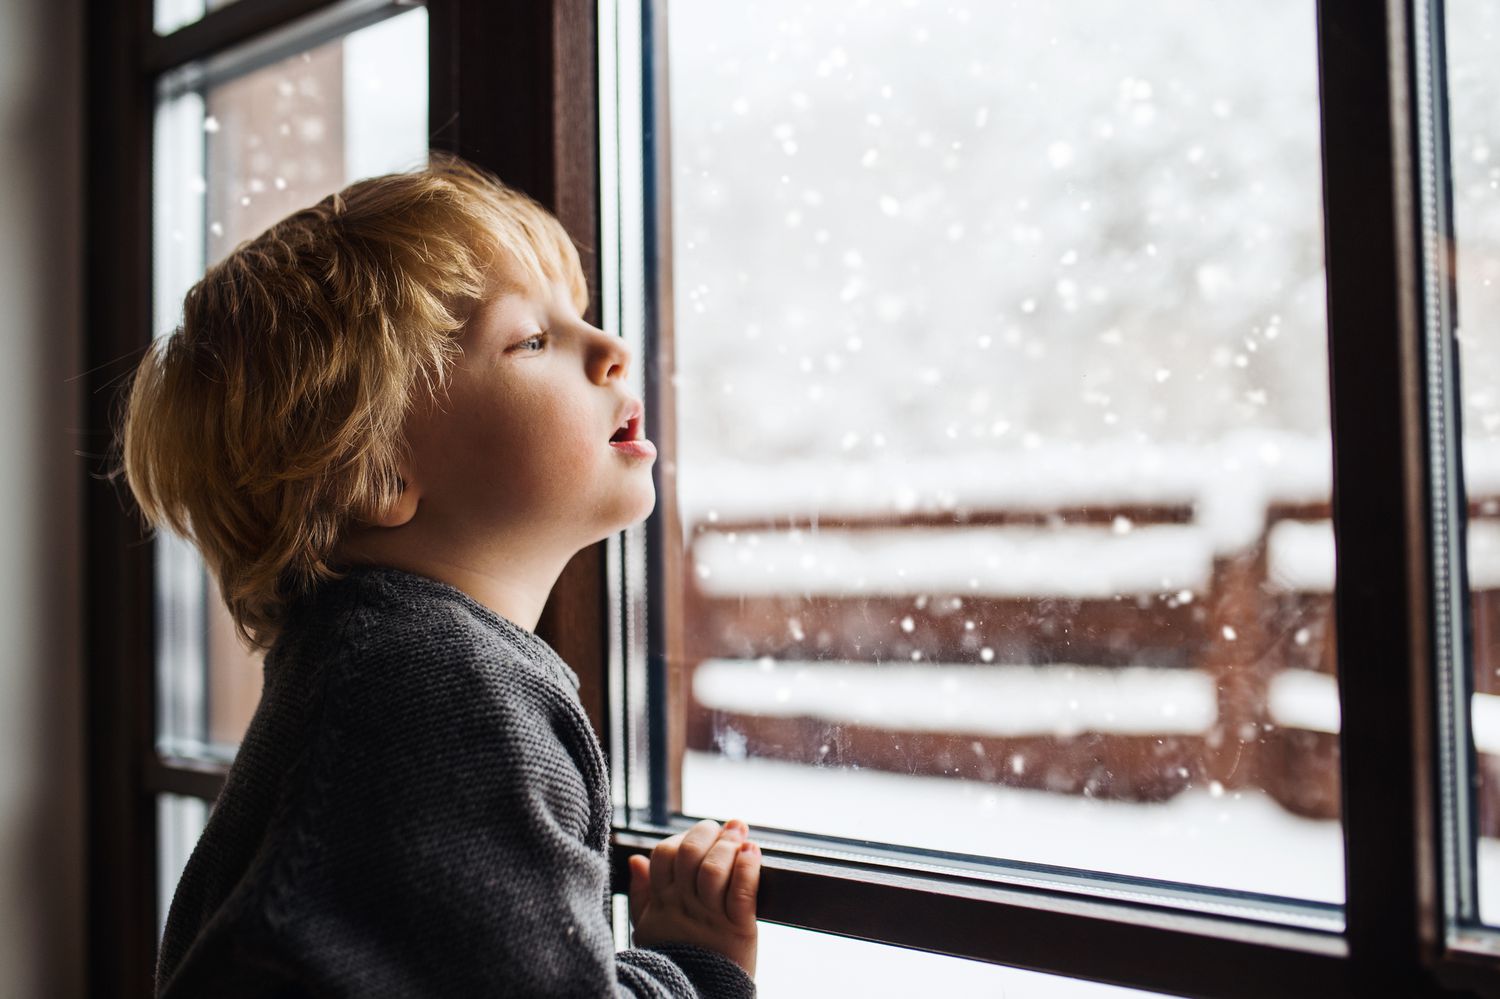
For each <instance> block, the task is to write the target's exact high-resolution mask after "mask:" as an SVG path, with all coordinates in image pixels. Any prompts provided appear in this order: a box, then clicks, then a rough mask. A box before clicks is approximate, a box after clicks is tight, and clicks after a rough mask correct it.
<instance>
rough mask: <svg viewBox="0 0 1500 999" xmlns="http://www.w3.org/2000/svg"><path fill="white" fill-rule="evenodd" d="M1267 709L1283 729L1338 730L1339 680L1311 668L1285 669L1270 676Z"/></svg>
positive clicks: (1272, 718)
mask: <svg viewBox="0 0 1500 999" xmlns="http://www.w3.org/2000/svg"><path fill="white" fill-rule="evenodd" d="M1266 711H1267V712H1268V713H1269V714H1270V716H1271V720H1272V721H1273V722H1275V723H1276V724H1277V725H1279V726H1281V727H1282V728H1305V729H1308V730H1309V731H1313V732H1337V731H1338V730H1339V688H1338V681H1337V680H1335V679H1334V678H1333V677H1332V676H1330V675H1329V674H1327V673H1315V672H1313V671H1312V670H1310V669H1284V670H1281V671H1279V672H1277V673H1275V674H1274V675H1272V677H1271V685H1270V689H1269V690H1268V692H1267V696H1266Z"/></svg>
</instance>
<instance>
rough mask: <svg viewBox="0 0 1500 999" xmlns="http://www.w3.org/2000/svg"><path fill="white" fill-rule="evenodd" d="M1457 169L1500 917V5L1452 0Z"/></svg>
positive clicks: (1478, 603) (1486, 816) (1494, 898)
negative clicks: (1499, 54)
mask: <svg viewBox="0 0 1500 999" xmlns="http://www.w3.org/2000/svg"><path fill="white" fill-rule="evenodd" d="M1444 7H1445V9H1446V17H1447V25H1446V29H1445V30H1446V39H1447V59H1448V65H1447V86H1448V120H1449V131H1450V138H1449V145H1450V149H1449V157H1450V163H1449V168H1450V170H1451V171H1452V173H1451V176H1452V194H1453V228H1454V237H1455V239H1456V242H1457V248H1456V253H1455V259H1456V263H1457V274H1456V292H1457V296H1458V309H1457V316H1458V328H1457V331H1456V335H1457V338H1458V342H1459V353H1460V354H1461V357H1460V371H1461V373H1462V383H1461V385H1460V386H1459V393H1460V399H1461V405H1462V421H1463V423H1462V426H1463V459H1464V479H1465V481H1464V487H1465V491H1466V493H1467V501H1468V514H1469V525H1468V569H1469V589H1470V601H1471V603H1470V608H1471V614H1472V622H1473V655H1474V662H1473V677H1474V690H1473V692H1472V701H1471V713H1470V722H1471V725H1472V728H1473V737H1474V749H1475V752H1476V754H1477V755H1476V763H1477V765H1478V771H1477V772H1478V777H1479V787H1478V798H1477V808H1476V809H1475V810H1476V812H1477V829H1478V833H1479V842H1478V857H1477V859H1478V873H1479V910H1480V917H1481V918H1482V919H1483V920H1484V921H1485V922H1487V923H1490V924H1500V793H1497V786H1496V785H1497V781H1500V335H1497V334H1500V119H1497V118H1496V117H1495V113H1494V109H1495V107H1496V105H1497V102H1500V67H1497V66H1496V62H1495V52H1496V51H1497V46H1500V2H1497V0H1448V2H1447V3H1446V4H1444Z"/></svg>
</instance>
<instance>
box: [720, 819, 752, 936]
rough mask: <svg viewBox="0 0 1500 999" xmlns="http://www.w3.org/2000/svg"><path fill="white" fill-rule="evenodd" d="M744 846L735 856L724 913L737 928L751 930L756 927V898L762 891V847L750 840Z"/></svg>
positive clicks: (725, 898) (725, 897)
mask: <svg viewBox="0 0 1500 999" xmlns="http://www.w3.org/2000/svg"><path fill="white" fill-rule="evenodd" d="M744 845H745V849H742V850H739V851H737V852H736V853H735V855H734V870H733V871H731V872H730V875H729V891H728V892H727V893H726V894H725V896H724V912H725V914H726V915H728V916H729V921H730V922H731V923H733V924H734V925H735V926H737V927H739V928H740V929H742V930H749V929H750V928H752V927H753V926H754V925H755V897H756V895H757V893H758V892H759V891H760V847H758V846H756V845H755V844H754V843H751V842H750V841H748V840H746V842H745V844H744Z"/></svg>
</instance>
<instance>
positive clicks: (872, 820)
mask: <svg viewBox="0 0 1500 999" xmlns="http://www.w3.org/2000/svg"><path fill="white" fill-rule="evenodd" d="M683 796H684V812H685V813H686V814H687V815H689V816H693V817H698V816H709V817H713V818H717V819H719V820H721V821H722V820H724V819H728V818H732V817H735V816H738V817H740V818H743V819H745V820H746V822H748V823H749V825H750V834H751V836H752V838H754V839H756V840H757V841H758V842H760V843H762V844H765V845H772V844H774V843H775V842H776V840H775V837H774V835H772V834H770V833H768V832H765V831H763V830H762V828H761V827H781V828H796V829H803V830H807V831H809V832H814V833H821V834H825V835H833V836H841V837H847V838H850V839H855V840H871V841H878V842H888V843H895V844H905V845H910V846H918V847H922V848H926V849H935V850H948V851H955V852H960V853H967V854H971V855H974V856H979V857H994V858H1004V859H1010V860H1022V861H1033V862H1038V863H1048V864H1056V865H1059V866H1065V867H1074V868H1087V869H1091V870H1097V871H1107V872H1114V873H1118V874H1126V875H1131V876H1137V877H1151V878H1159V879H1163V880H1169V881H1178V882H1185V883H1191V884H1199V885H1205V886H1215V887H1222V888H1230V889H1242V890H1247V891H1254V892H1259V893H1267V894H1274V895H1282V896H1285V897H1290V898H1301V899H1308V900H1316V901H1325V902H1334V903H1338V902H1341V901H1342V899H1343V895H1344V892H1343V837H1342V831H1341V829H1340V826H1339V823H1338V822H1336V821H1319V820H1312V819H1302V818H1298V817H1297V816H1294V815H1291V814H1289V813H1288V812H1286V811H1285V810H1284V809H1282V808H1281V807H1280V806H1278V805H1276V804H1275V803H1274V802H1273V801H1271V800H1270V799H1269V798H1266V797H1265V796H1264V795H1262V794H1260V793H1258V792H1238V791H1230V792H1225V793H1223V794H1221V795H1220V796H1218V797H1215V796H1214V795H1213V794H1212V792H1211V791H1209V790H1202V789H1195V790H1191V791H1187V792H1184V793H1183V794H1181V795H1178V796H1177V797H1175V798H1173V799H1171V800H1170V801H1167V802H1165V803H1161V804H1153V805H1140V804H1134V803H1130V802H1119V801H1101V800H1091V799H1087V798H1077V797H1069V796H1063V795H1054V794H1049V793H1047V792H1044V791H1028V790H1021V789H1016V788H1006V787H1000V786H995V785H988V784H981V783H978V782H973V781H965V780H958V779H954V778H933V777H913V776H908V775H904V774H889V773H879V772H873V771H851V770H838V771H834V770H832V769H830V768H816V767H808V766H799V765H797V764H791V763H784V762H780V761H773V760H759V759H747V760H743V761H739V762H734V761H729V760H725V759H723V758H721V757H715V756H713V755H710V754H705V753H697V752H691V751H690V752H688V753H686V755H685V756H684V760H683ZM1479 861H1480V879H1481V891H1480V904H1481V916H1482V918H1483V919H1484V920H1485V921H1486V922H1489V923H1492V924H1493V923H1496V922H1497V920H1500V905H1497V904H1496V901H1497V898H1500V842H1497V841H1495V840H1489V839H1483V840H1480V842H1479ZM1120 891H1121V892H1122V893H1124V892H1128V888H1121V889H1120ZM1107 893H1108V892H1107V891H1106V894H1107ZM760 933H761V935H760V946H759V955H758V964H757V974H756V979H757V984H758V986H759V988H760V989H761V991H763V992H764V993H765V994H766V995H777V996H788V997H792V996H796V997H807V999H822V997H824V996H827V995H828V994H829V992H830V990H836V992H837V994H840V995H845V994H848V995H860V996H868V997H873V999H906V997H908V996H911V995H932V996H1017V997H1019V996H1025V997H1028V999H1030V997H1036V999H1054V997H1056V999H1061V997H1068V999H1092V997H1099V999H1103V997H1106V996H1116V995H1143V994H1144V993H1139V992H1133V991H1131V990H1126V989H1117V988H1114V987H1111V986H1103V985H1096V984H1094V983H1090V982H1079V981H1075V980H1072V979H1066V978H1059V977H1054V976H1045V975H1038V974H1035V973H1031V972H1025V971H1018V970H1016V969H1012V968H1006V967H1002V966H999V965H987V964H983V963H981V962H976V961H964V960H958V959H955V958H951V957H945V956H940V955H933V954H926V953H923V952H920V951H911V950H906V949H903V948H899V947H889V946H883V945H878V944H871V943H868V942H865V941H856V940H850V939H846V938H843V937H837V936H832V935H829V934H823V933H814V932H810V931H807V930H802V929H797V928H793V927H787V926H782V925H778V924H775V923H769V922H765V921H762V922H761V924H760Z"/></svg>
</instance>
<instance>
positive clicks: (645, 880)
mask: <svg viewBox="0 0 1500 999" xmlns="http://www.w3.org/2000/svg"><path fill="white" fill-rule="evenodd" d="M627 863H628V864H629V865H630V891H629V896H630V921H631V922H632V923H635V922H637V921H639V920H640V918H641V913H642V912H644V911H645V909H646V900H647V899H648V898H650V897H651V863H650V861H648V860H647V859H646V858H645V857H642V856H641V855H640V854H638V853H636V854H632V855H631V857H630V859H629V860H628V861H627Z"/></svg>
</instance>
